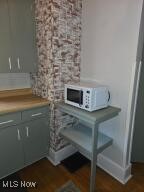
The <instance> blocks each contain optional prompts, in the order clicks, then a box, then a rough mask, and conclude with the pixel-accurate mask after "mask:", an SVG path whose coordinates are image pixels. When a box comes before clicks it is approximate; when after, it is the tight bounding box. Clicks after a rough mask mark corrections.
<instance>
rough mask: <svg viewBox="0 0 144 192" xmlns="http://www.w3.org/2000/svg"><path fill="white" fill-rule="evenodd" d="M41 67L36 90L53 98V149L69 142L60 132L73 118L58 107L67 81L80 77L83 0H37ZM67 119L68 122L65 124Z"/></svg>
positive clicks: (34, 81) (35, 79)
mask: <svg viewBox="0 0 144 192" xmlns="http://www.w3.org/2000/svg"><path fill="white" fill-rule="evenodd" d="M35 5H36V31H37V32H36V37H37V47H38V57H39V70H38V73H37V74H31V79H32V88H33V92H34V93H35V94H37V95H40V96H42V97H43V98H47V99H48V100H50V101H51V103H52V105H51V107H52V116H51V132H50V135H51V142H50V146H51V148H52V149H53V150H54V151H57V150H59V149H61V148H62V147H63V146H65V145H66V142H65V141H64V140H63V139H61V138H60V137H59V136H58V130H59V129H60V128H61V127H62V126H68V125H69V126H70V125H71V123H73V119H72V118H70V117H69V116H67V115H64V114H62V113H61V112H60V111H58V109H56V107H55V105H54V103H55V102H57V101H61V100H63V92H64V84H65V83H72V82H79V81H80V51H81V45H80V39H81V14H82V0H47V1H46V0H35ZM63 119H65V124H63Z"/></svg>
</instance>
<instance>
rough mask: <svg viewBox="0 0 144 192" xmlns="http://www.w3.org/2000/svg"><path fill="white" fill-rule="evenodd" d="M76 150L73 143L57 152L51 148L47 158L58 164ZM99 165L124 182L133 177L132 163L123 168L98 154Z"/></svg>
mask: <svg viewBox="0 0 144 192" xmlns="http://www.w3.org/2000/svg"><path fill="white" fill-rule="evenodd" d="M75 152H77V150H76V148H75V147H73V146H72V145H68V146H66V147H64V148H63V149H61V150H59V151H57V152H55V151H54V150H52V149H50V152H49V157H47V158H48V159H49V161H50V162H51V163H52V164H53V165H55V166H56V165H58V164H60V162H61V161H62V160H64V159H65V158H67V157H69V156H70V155H72V154H74V153H75ZM97 165H98V167H100V168H101V169H103V170H104V171H106V172H107V173H108V174H110V175H111V176H112V177H114V178H115V179H116V180H118V181H119V182H120V183H122V184H125V183H127V181H128V180H129V179H130V178H131V177H132V175H131V164H130V165H129V166H127V167H126V168H122V167H121V166H120V165H118V164H117V163H115V162H114V161H112V160H111V159H109V158H108V157H106V156H104V155H102V154H99V155H98V162H97Z"/></svg>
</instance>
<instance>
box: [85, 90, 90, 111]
mask: <svg viewBox="0 0 144 192" xmlns="http://www.w3.org/2000/svg"><path fill="white" fill-rule="evenodd" d="M85 108H87V109H88V108H90V90H86V92H85Z"/></svg>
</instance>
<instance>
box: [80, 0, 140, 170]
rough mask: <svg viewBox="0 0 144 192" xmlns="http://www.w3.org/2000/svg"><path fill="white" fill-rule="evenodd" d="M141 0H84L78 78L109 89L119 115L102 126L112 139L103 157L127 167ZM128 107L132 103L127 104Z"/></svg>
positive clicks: (112, 102)
mask: <svg viewBox="0 0 144 192" xmlns="http://www.w3.org/2000/svg"><path fill="white" fill-rule="evenodd" d="M142 2H143V1H142V0H108V1H107V0H83V26H82V27H83V28H82V30H83V32H82V63H81V79H82V80H92V81H98V82H101V83H103V84H106V85H108V86H109V89H110V92H111V104H112V105H114V106H117V107H120V108H121V109H122V112H121V113H120V116H119V117H117V118H115V119H113V120H110V121H108V122H105V123H103V125H102V126H101V128H102V129H101V130H102V131H103V132H106V133H107V134H108V135H110V136H112V137H113V138H114V144H113V146H112V147H111V148H109V149H108V150H106V151H105V152H104V155H105V156H106V157H108V158H109V159H111V160H112V161H114V162H115V163H116V164H118V165H120V166H121V167H123V168H124V167H126V166H128V165H126V160H125V159H126V154H125V152H126V150H127V149H126V146H127V140H128V129H129V127H128V125H129V123H128V121H127V120H128V119H127V118H128V115H129V114H128V109H129V107H130V106H128V104H129V103H130V102H129V101H130V98H131V93H132V90H131V89H130V87H132V84H133V82H132V80H133V72H134V71H133V69H135V65H136V52H137V44H138V35H139V25H140V17H141V10H142ZM130 104H131V103H130Z"/></svg>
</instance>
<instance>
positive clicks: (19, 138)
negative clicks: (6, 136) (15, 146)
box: [17, 129, 21, 141]
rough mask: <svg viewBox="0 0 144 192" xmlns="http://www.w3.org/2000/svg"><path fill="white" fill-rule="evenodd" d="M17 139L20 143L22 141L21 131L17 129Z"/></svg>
mask: <svg viewBox="0 0 144 192" xmlns="http://www.w3.org/2000/svg"><path fill="white" fill-rule="evenodd" d="M17 137H18V140H19V141H20V140H21V136H20V131H19V129H17Z"/></svg>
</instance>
